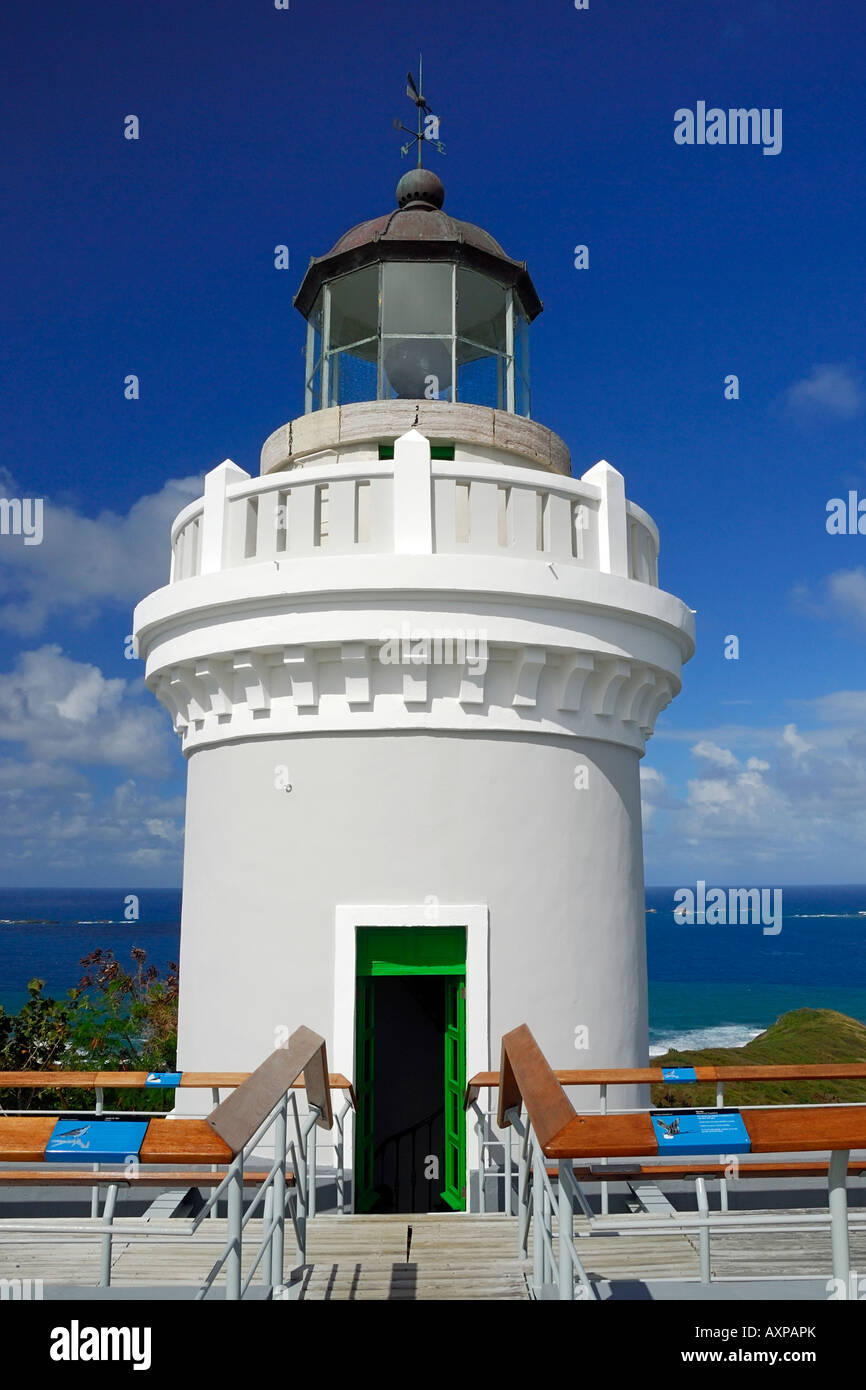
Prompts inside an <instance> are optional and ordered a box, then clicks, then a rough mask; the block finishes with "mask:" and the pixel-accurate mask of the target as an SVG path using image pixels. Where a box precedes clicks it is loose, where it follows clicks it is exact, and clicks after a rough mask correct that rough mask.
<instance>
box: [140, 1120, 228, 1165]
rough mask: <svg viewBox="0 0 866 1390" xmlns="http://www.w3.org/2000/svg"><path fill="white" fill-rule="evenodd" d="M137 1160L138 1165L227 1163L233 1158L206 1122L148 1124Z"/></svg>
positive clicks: (157, 1122) (153, 1121) (185, 1121)
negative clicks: (138, 1160)
mask: <svg viewBox="0 0 866 1390" xmlns="http://www.w3.org/2000/svg"><path fill="white" fill-rule="evenodd" d="M138 1157H139V1159H140V1161H141V1162H142V1163H230V1162H231V1160H232V1158H233V1157H234V1154H233V1152H232V1150H231V1149H230V1148H229V1146H228V1144H226V1143H225V1142H224V1141H223V1140H222V1139H221V1138H220V1136H219V1135H218V1134H215V1133H214V1130H213V1128H212V1127H211V1126H210V1125H209V1124H208V1122H207V1120H151V1121H150V1123H149V1124H148V1126H147V1131H146V1133H145V1136H144V1139H143V1141H142V1145H141V1148H140V1150H139V1154H138Z"/></svg>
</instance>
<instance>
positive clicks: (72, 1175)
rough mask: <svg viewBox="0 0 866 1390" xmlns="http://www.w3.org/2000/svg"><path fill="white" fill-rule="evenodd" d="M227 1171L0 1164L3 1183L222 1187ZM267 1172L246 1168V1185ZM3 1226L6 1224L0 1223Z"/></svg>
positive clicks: (0, 1182)
mask: <svg viewBox="0 0 866 1390" xmlns="http://www.w3.org/2000/svg"><path fill="white" fill-rule="evenodd" d="M225 1175H226V1170H225V1168H224V1167H223V1168H221V1170H220V1171H219V1172H218V1173H213V1172H211V1171H210V1170H209V1169H208V1171H207V1172H203V1171H202V1170H201V1169H199V1168H178V1169H177V1170H170V1171H166V1170H165V1169H164V1168H163V1169H160V1171H159V1172H153V1173H149V1172H147V1170H146V1169H139V1171H138V1172H136V1173H128V1172H126V1171H125V1170H124V1171H123V1172H122V1173H115V1172H112V1171H110V1170H109V1169H105V1168H100V1170H99V1172H98V1173H94V1172H93V1171H92V1170H91V1169H90V1168H87V1169H84V1168H80V1169H74V1170H70V1169H67V1168H65V1167H63V1166H61V1165H60V1164H54V1163H46V1164H45V1166H44V1167H43V1168H36V1169H33V1168H0V1187H97V1186H98V1187H107V1186H109V1185H110V1184H112V1183H116V1184H117V1186H118V1187H178V1186H181V1185H183V1186H185V1187H219V1185H220V1183H221V1182H222V1180H223V1178H224V1177H225ZM267 1176H268V1174H267V1172H258V1171H248V1170H245V1171H244V1186H245V1187H257V1186H259V1184H261V1183H263V1182H264V1181H265V1178H266V1177H267ZM286 1182H287V1183H288V1184H289V1185H290V1186H293V1185H294V1182H295V1175H294V1173H293V1172H292V1171H291V1169H288V1170H287V1171H286ZM0 1229H2V1226H0Z"/></svg>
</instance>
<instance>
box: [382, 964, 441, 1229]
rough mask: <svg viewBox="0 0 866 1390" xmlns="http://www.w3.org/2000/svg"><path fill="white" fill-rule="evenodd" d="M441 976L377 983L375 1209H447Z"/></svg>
mask: <svg viewBox="0 0 866 1390" xmlns="http://www.w3.org/2000/svg"><path fill="white" fill-rule="evenodd" d="M445 987H446V979H445V978H444V977H443V976H441V975H392V976H388V977H384V978H379V979H377V980H376V986H375V988H376V1104H375V1118H374V1124H373V1186H374V1188H375V1194H376V1195H375V1202H374V1205H373V1206H372V1207H371V1208H370V1209H371V1210H372V1211H377V1212H389V1211H391V1212H402V1211H407V1212H409V1211H448V1210H449V1207H448V1206H447V1205H446V1203H445V1202H444V1201H443V1200H442V1197H441V1195H440V1193H441V1190H442V1185H443V1177H442V1175H443V1172H444V1154H445V1106H444V1090H445V1054H444V1047H443V1034H444V1029H445Z"/></svg>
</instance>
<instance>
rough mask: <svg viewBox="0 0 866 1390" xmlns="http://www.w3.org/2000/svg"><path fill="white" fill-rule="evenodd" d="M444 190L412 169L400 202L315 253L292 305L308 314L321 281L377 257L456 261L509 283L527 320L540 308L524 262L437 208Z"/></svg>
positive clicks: (487, 235) (399, 187)
mask: <svg viewBox="0 0 866 1390" xmlns="http://www.w3.org/2000/svg"><path fill="white" fill-rule="evenodd" d="M444 196H445V190H444V189H443V187H442V184H441V182H440V180H439V179H438V178H437V176H436V175H435V174H434V173H433V172H432V171H431V170H428V169H412V170H410V171H409V173H408V174H404V176H403V178H402V179H401V180H400V182H399V184H398V185H397V199H398V203H399V204H400V206H398V207H396V208H394V209H393V211H391V212H386V213H384V214H383V215H382V216H381V217H373V218H369V219H368V220H367V221H365V222H359V223H357V225H356V226H354V227H351V228H350V229H349V230H348V231H347V232H344V233H343V235H342V236H341V237H340V238H339V240H338V241H337V242H335V243H334V245H333V246H332V248H331V250H330V251H329V252H328V253H327V255H325V256H314V257H313V258H312V260H311V261H310V264H309V266H308V267H307V272H306V274H305V276H304V278H303V281H302V282H301V287H300V289H299V290H298V293H297V294H296V295H295V300H294V303H295V307H296V308H297V309H298V310H299V311H300V312H301V313H302V314H303V315H304V317H305V318H306V317H308V315H309V314H310V312H311V310H312V308H313V305H314V304H315V301H316V297H317V295H318V293H319V290H320V288H321V286H322V284H323V282H324V281H325V280H331V279H333V278H334V277H335V276H337V275H345V274H346V273H347V272H348V271H351V270H358V269H360V268H361V267H362V266H366V265H372V264H375V263H376V262H378V261H413V260H414V261H457V262H459V263H460V264H461V265H466V266H468V267H470V268H471V269H473V270H478V271H480V273H481V274H482V275H488V276H490V278H491V279H494V280H498V281H500V283H502V284H504V285H511V286H513V287H514V288H515V289H516V290H517V292H518V294H519V295H520V300H521V303H522V305H523V308H524V309H525V311H526V314H527V316H528V317H529V319H530V320H531V319H534V318H535V317H536V315H537V314H539V313H540V312H541V310H542V307H543V306H542V303H541V300H540V299H539V297H538V293H537V291H536V289H535V286H534V285H533V283H532V280H531V278H530V275H529V272H528V270H527V268H526V262H525V261H516V260H513V259H512V257H511V256H508V255H506V253H505V252H504V251H503V249H502V247H501V246H500V244H499V242H498V241H497V240H496V239H495V237H492V236H491V235H490V233H489V232H486V231H485V230H484V228H483V227H477V226H475V224H474V223H472V222H461V221H459V220H458V219H457V218H456V217H451V216H450V215H449V214H448V213H447V212H443V211H442V206H441V204H442V201H443V199H444Z"/></svg>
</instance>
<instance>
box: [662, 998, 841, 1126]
mask: <svg viewBox="0 0 866 1390" xmlns="http://www.w3.org/2000/svg"><path fill="white" fill-rule="evenodd" d="M652 1062H653V1066H662V1067H707V1066H717V1067H718V1066H725V1067H743V1066H760V1065H764V1066H782V1065H785V1066H807V1065H810V1064H811V1065H815V1064H817V1063H819V1062H866V1026H864V1025H863V1024H862V1023H858V1022H857V1020H856V1019H855V1018H848V1017H847V1015H846V1014H840V1013H836V1012H835V1011H834V1010H833V1009H794V1010H793V1011H792V1012H791V1013H788V1014H782V1017H781V1018H778V1019H777V1020H776V1022H775V1023H774V1024H773V1025H772V1026H771V1027H770V1028H768V1029H767V1030H766V1032H765V1033H761V1034H760V1035H759V1036H758V1037H757V1038H753V1039H752V1041H751V1042H750V1043H746V1045H745V1047H708V1048H704V1049H702V1050H701V1051H699V1052H666V1053H665V1055H664V1057H654V1058H653V1059H652ZM715 1096H716V1093H715V1085H714V1083H712V1082H708V1083H705V1084H704V1083H697V1084H695V1083H692V1084H691V1085H684V1086H672V1085H670V1084H669V1083H665V1084H663V1085H659V1086H653V1087H652V1099H653V1104H654V1105H657V1106H704V1105H706V1106H709V1105H715ZM864 1100H866V1080H864V1081H776V1082H770V1081H748V1082H745V1081H744V1082H735V1081H728V1082H726V1083H725V1104H726V1105H829V1104H831V1103H832V1102H834V1101H848V1102H852V1101H864Z"/></svg>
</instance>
